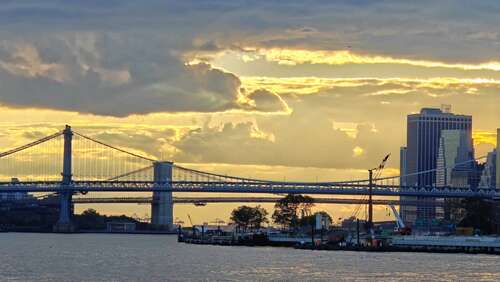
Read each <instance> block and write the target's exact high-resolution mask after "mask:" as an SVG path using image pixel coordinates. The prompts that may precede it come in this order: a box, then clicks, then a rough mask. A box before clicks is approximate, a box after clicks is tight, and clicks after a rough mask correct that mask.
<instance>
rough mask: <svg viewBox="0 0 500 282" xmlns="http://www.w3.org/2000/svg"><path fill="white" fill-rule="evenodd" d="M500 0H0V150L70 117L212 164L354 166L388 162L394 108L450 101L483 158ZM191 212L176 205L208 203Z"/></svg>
mask: <svg viewBox="0 0 500 282" xmlns="http://www.w3.org/2000/svg"><path fill="white" fill-rule="evenodd" d="M499 12H500V3H499V2H498V1H494V0H477V1H465V0H456V1H447V0H443V1H426V0H423V1H411V2H410V1H369V0H352V1H347V0H346V1H319V0H318V1H312V0H311V1H307V0H301V1H295V0H290V1H286V3H285V2H282V1H272V0H267V1H260V0H254V1H243V0H234V1H219V0H215V1H202V0H198V1H189V0H186V1H154V0H152V1H140V2H139V1H127V0H123V1H117V0H110V1H96V0H91V1H30V0H26V1H3V2H2V5H1V6H0V134H1V135H2V138H0V148H2V149H1V150H2V151H4V150H7V149H8V148H12V147H14V146H17V145H21V144H24V143H27V142H29V141H31V140H32V139H33V136H43V135H48V134H51V133H53V132H56V131H58V130H60V129H62V127H63V126H64V124H71V125H72V126H73V128H75V130H78V131H80V132H84V133H85V134H88V135H89V136H92V137H95V138H97V139H99V140H102V141H105V142H107V143H110V144H114V145H116V146H119V147H121V148H126V149H131V150H134V151H136V152H140V153H142V154H144V155H148V156H153V157H155V158H157V159H164V160H172V161H174V162H176V163H181V164H183V165H185V166H189V167H192V168H198V169H207V170H209V171H214V172H219V173H224V174H226V173H227V174H235V175H239V176H243V177H259V178H268V179H277V180H282V179H286V180H302V181H318V180H319V181H326V180H343V179H354V178H365V177H366V169H367V168H370V167H373V166H376V165H378V163H379V162H380V160H381V159H382V158H383V157H384V156H385V155H386V154H388V153H391V158H390V159H389V162H388V169H387V172H386V174H397V173H398V166H399V159H398V157H399V154H398V153H399V148H400V146H403V145H405V143H406V115H407V114H410V113H415V112H418V111H419V110H420V108H422V107H440V106H441V105H442V104H449V105H451V106H452V112H454V113H459V114H468V115H472V116H473V135H474V139H475V146H476V155H477V156H480V155H484V154H486V153H487V152H488V151H490V150H491V149H492V148H493V146H494V144H495V143H496V133H495V132H496V128H498V127H500V111H499V105H500V30H499V29H498V27H499V26H500V18H499V17H498V16H497V15H498V13H499ZM232 208H233V206H227V207H226V205H224V208H223V210H224V212H225V213H229V212H230V210H231V209H232ZM326 208H327V209H328V210H329V212H331V213H333V214H335V215H334V217H337V215H339V217H342V216H346V215H347V214H348V213H349V211H346V210H349V209H350V208H346V207H341V206H335V207H332V206H329V207H326ZM99 209H100V210H102V211H103V212H109V213H122V212H126V213H127V212H128V213H130V210H134V212H137V213H141V214H142V213H145V212H147V211H146V210H147V209H146V207H143V206H142V207H138V206H132V207H129V206H121V207H116V206H113V207H111V206H105V207H102V208H99ZM190 209H192V207H189V208H188V207H183V208H182V210H181V208H176V211H177V212H176V214H177V215H179V217H180V218H182V219H185V218H186V215H187V213H190V212H191V213H193V214H197V215H199V218H200V219H199V220H200V221H209V220H212V218H215V217H216V216H217V215H216V210H215V208H214V207H212V208H206V210H203V209H204V208H201V209H199V210H196V211H194V210H193V211H191V210H190ZM384 212H385V210H384V209H383V208H380V210H379V213H378V215H379V216H380V217H383V216H384ZM219 217H224V216H222V215H219ZM226 218H227V217H226Z"/></svg>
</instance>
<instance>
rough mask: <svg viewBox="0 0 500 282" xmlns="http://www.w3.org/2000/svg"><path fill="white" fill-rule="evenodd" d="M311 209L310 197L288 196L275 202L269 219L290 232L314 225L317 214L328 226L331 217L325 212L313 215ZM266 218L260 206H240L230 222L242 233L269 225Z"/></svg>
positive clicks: (266, 214) (265, 212) (232, 214)
mask: <svg viewBox="0 0 500 282" xmlns="http://www.w3.org/2000/svg"><path fill="white" fill-rule="evenodd" d="M313 207H314V203H313V199H312V198H311V197H309V196H304V195H292V194H289V195H287V196H285V197H284V198H282V199H280V200H278V201H277V202H276V204H275V205H274V212H273V214H272V216H271V219H272V221H273V223H275V224H276V225H278V226H281V227H282V228H283V229H290V230H296V229H298V228H301V227H304V226H310V225H311V224H314V220H315V217H316V214H318V213H319V214H321V215H322V217H323V218H325V219H326V221H328V222H329V223H330V224H331V223H332V218H331V216H330V215H329V214H328V213H327V212H325V211H320V212H316V213H314V214H313V213H312V212H311V209H312V208H313ZM267 216H268V212H267V211H266V210H265V209H264V208H262V207H261V206H256V207H250V206H240V207H238V208H236V209H234V210H233V211H232V213H231V220H232V221H233V222H234V223H235V224H236V225H237V226H238V227H239V228H240V229H241V230H242V231H248V230H253V229H259V228H260V227H261V226H262V225H263V224H265V223H269V219H268V218H267Z"/></svg>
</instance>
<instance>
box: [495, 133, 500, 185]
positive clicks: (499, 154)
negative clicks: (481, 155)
mask: <svg viewBox="0 0 500 282" xmlns="http://www.w3.org/2000/svg"><path fill="white" fill-rule="evenodd" d="M496 164H497V165H496V167H497V169H496V179H497V180H496V185H497V188H500V128H498V129H497V162H496Z"/></svg>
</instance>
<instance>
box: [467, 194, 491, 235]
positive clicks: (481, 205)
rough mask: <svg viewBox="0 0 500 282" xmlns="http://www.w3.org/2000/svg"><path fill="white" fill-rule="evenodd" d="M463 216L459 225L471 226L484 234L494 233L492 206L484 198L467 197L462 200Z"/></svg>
mask: <svg viewBox="0 0 500 282" xmlns="http://www.w3.org/2000/svg"><path fill="white" fill-rule="evenodd" d="M462 205H463V207H464V209H465V216H464V218H463V219H462V220H461V221H460V223H459V224H458V226H460V227H472V228H474V229H476V230H480V231H481V233H484V234H492V233H495V230H494V228H493V226H494V217H495V215H494V210H493V206H492V205H491V204H490V203H488V202H487V201H485V200H482V199H475V198H468V199H464V200H463V201H462Z"/></svg>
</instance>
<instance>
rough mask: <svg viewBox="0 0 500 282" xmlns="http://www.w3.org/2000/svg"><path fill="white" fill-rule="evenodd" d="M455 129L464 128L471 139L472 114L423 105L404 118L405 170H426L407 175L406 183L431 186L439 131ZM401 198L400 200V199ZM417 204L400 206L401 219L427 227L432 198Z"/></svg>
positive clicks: (432, 215)
mask: <svg viewBox="0 0 500 282" xmlns="http://www.w3.org/2000/svg"><path fill="white" fill-rule="evenodd" d="M446 129H456V130H461V131H465V134H466V136H467V139H468V140H471V139H472V116H468V115H456V114H453V113H451V112H449V109H447V110H444V111H443V110H441V109H436V108H423V109H422V110H421V111H420V113H418V114H411V115H408V117H407V139H406V142H407V143H406V144H407V149H406V162H407V163H406V172H407V173H408V174H412V173H417V172H424V171H429V172H427V173H423V174H418V175H413V176H408V177H407V178H406V179H405V181H406V184H407V186H419V187H422V186H432V185H435V184H436V183H435V182H436V172H435V171H431V170H434V169H436V163H437V157H438V152H439V142H440V138H441V131H442V130H446ZM406 199H408V198H406ZM402 200H403V199H402ZM412 200H417V201H418V205H417V206H416V207H410V206H408V207H403V208H402V209H401V213H402V216H403V218H404V220H405V221H406V222H407V223H408V224H409V225H410V226H414V227H417V228H418V227H419V226H428V225H429V224H430V222H431V221H432V220H433V219H435V218H436V207H435V205H434V201H435V200H434V199H432V198H417V199H412Z"/></svg>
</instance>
